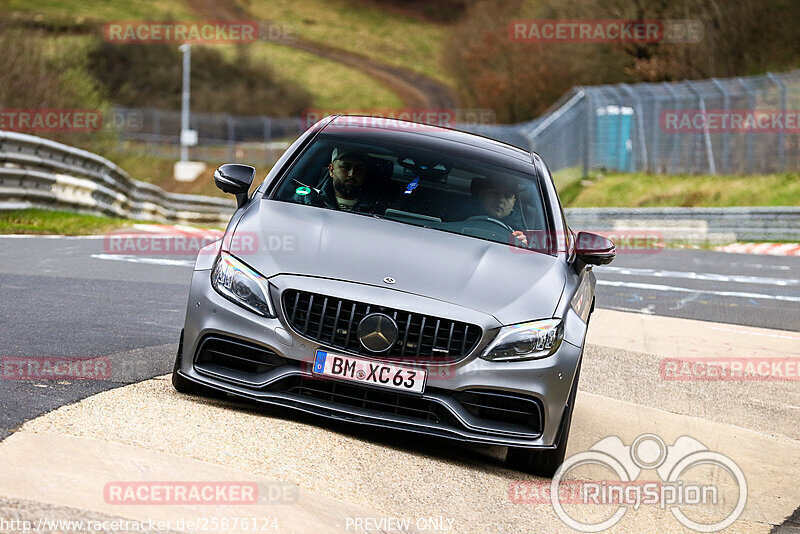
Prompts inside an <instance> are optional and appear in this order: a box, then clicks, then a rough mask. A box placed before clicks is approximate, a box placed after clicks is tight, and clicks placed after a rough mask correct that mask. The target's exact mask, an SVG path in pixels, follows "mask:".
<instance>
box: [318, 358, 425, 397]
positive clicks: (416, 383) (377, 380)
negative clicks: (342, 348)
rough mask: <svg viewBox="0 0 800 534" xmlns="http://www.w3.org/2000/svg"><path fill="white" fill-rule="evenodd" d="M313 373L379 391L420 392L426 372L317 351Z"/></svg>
mask: <svg viewBox="0 0 800 534" xmlns="http://www.w3.org/2000/svg"><path fill="white" fill-rule="evenodd" d="M312 372H313V374H315V375H321V376H328V377H331V378H340V379H342V380H350V381H353V382H360V383H362V384H366V385H373V386H378V387H383V388H389V389H395V390H401V391H410V392H413V393H422V392H423V390H424V389H425V379H426V377H427V376H428V371H426V370H424V369H413V368H410V367H401V366H399V365H388V364H385V363H380V362H375V361H372V360H363V359H361V358H354V357H352V356H343V355H341V354H334V353H330V352H327V351H324V350H318V351H317V356H316V358H315V359H314V368H313V370H312Z"/></svg>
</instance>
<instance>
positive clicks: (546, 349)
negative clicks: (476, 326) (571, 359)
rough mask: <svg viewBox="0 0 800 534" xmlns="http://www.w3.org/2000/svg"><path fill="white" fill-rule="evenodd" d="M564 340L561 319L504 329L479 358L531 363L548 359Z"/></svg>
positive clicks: (505, 327) (522, 324) (516, 325)
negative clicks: (534, 360)
mask: <svg viewBox="0 0 800 534" xmlns="http://www.w3.org/2000/svg"><path fill="white" fill-rule="evenodd" d="M563 338H564V323H563V322H562V321H561V319H545V320H543V321H533V322H530V323H521V324H515V325H511V326H504V327H503V328H501V329H500V333H499V334H497V337H496V338H494V341H492V342H491V343H490V344H489V346H488V347H486V350H484V351H483V354H482V355H481V358H483V359H484V360H492V361H496V362H502V361H519V360H532V359H534V358H544V357H545V356H550V355H551V354H553V353H554V352H555V351H556V350H558V346H559V345H560V344H561V340H562V339H563Z"/></svg>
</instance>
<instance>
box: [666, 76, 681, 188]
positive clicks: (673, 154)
mask: <svg viewBox="0 0 800 534" xmlns="http://www.w3.org/2000/svg"><path fill="white" fill-rule="evenodd" d="M664 89H666V90H667V91H669V94H671V95H672V100H673V105H674V108H673V111H675V112H677V111H678V110H679V109H680V107H679V106H680V99H681V97H680V96H678V91H676V90H675V88H674V87H672V84H671V83H666V84H664ZM677 155H678V132H672V146H671V147H670V149H669V158H668V161H669V165H668V167H667V168H668V169H670V170H672V171H673V172H674V171H675V168H676V167H677V165H676V164H675V160H676V159H677Z"/></svg>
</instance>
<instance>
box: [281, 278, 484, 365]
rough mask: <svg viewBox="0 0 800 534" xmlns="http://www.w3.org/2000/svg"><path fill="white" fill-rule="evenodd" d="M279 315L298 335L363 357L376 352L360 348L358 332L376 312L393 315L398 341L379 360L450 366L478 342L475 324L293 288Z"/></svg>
mask: <svg viewBox="0 0 800 534" xmlns="http://www.w3.org/2000/svg"><path fill="white" fill-rule="evenodd" d="M283 311H284V313H285V315H286V318H287V320H288V321H289V324H290V325H291V326H292V328H294V329H295V330H296V331H297V332H298V333H299V334H301V335H303V336H305V337H307V338H309V339H313V340H314V341H316V342H318V343H321V344H325V345H328V346H331V347H335V348H338V349H342V350H345V351H348V352H352V353H355V354H362V355H365V356H376V354H375V353H373V352H370V351H368V350H367V349H365V348H364V347H363V346H362V345H361V343H360V342H359V340H358V335H357V333H356V331H357V330H358V324H359V322H361V320H362V319H363V318H364V317H365V316H367V315H369V314H370V313H375V312H381V313H384V314H386V315H388V316H390V317H392V318H393V319H394V321H395V323H397V327H398V329H399V335H398V337H397V342H396V343H395V344H394V346H392V347H391V348H390V349H389V350H387V351H385V352H382V353H380V354H379V355H380V357H381V358H388V359H402V358H414V359H416V360H424V361H432V362H440V363H450V362H454V361H458V360H460V359H462V358H464V357H465V356H467V355H468V354H469V353H470V352H472V351H473V350H474V349H475V347H476V346H477V345H478V342H479V341H480V339H481V328H480V327H479V326H477V325H474V324H469V323H464V322H460V321H453V320H450V319H443V318H441V317H434V316H431V315H422V314H419V313H412V312H408V311H404V310H397V309H394V308H389V307H386V306H377V305H375V304H366V303H363V302H355V301H352V300H346V299H341V298H338V297H330V296H326V295H319V294H317V293H309V292H306V291H298V290H295V289H289V290H286V291H284V292H283Z"/></svg>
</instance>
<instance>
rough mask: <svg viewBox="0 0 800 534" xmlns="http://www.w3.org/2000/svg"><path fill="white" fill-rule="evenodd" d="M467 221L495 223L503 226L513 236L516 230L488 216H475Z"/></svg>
mask: <svg viewBox="0 0 800 534" xmlns="http://www.w3.org/2000/svg"><path fill="white" fill-rule="evenodd" d="M466 220H467V221H481V222H488V223H493V224H496V225H498V226H502V227H503V229H504V230H508V233H510V234H513V233H514V229H513V228H511V227H510V226H509V225H507V224H506V223H504V222H503V221H501V220H500V219H495V218H494V217H489V216H488V215H474V216H472V217H469V218H467V219H466Z"/></svg>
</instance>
